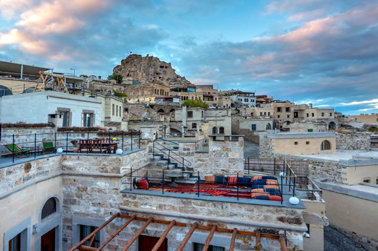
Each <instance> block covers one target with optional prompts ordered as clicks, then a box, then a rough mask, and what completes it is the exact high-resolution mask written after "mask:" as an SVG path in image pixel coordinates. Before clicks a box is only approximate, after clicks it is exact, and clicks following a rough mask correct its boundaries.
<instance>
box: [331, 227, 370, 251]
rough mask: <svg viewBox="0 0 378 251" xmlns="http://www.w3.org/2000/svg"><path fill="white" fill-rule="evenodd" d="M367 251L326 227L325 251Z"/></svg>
mask: <svg viewBox="0 0 378 251" xmlns="http://www.w3.org/2000/svg"><path fill="white" fill-rule="evenodd" d="M346 250H348V251H366V250H367V249H365V248H363V247H362V246H361V245H359V244H358V243H356V242H354V241H353V240H352V239H350V238H348V237H347V236H345V235H344V234H343V233H340V232H339V231H337V230H336V229H334V228H332V227H330V226H328V227H324V251H346Z"/></svg>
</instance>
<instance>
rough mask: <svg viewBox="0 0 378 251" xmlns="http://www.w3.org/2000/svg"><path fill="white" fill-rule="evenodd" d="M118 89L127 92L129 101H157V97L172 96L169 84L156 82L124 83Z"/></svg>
mask: <svg viewBox="0 0 378 251" xmlns="http://www.w3.org/2000/svg"><path fill="white" fill-rule="evenodd" d="M116 89H117V90H118V91H121V92H123V93H126V94H127V102H129V103H155V98H157V97H168V96H170V91H169V90H170V89H169V87H168V86H166V85H162V84H155V83H151V84H133V85H123V86H122V87H118V88H116Z"/></svg>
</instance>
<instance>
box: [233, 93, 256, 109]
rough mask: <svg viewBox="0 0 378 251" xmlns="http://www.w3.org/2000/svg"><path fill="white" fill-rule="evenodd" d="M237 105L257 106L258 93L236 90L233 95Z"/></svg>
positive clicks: (234, 102)
mask: <svg viewBox="0 0 378 251" xmlns="http://www.w3.org/2000/svg"><path fill="white" fill-rule="evenodd" d="M231 101H232V103H233V104H234V106H235V107H249V108H251V107H256V95H255V93H254V92H236V93H234V94H233V95H232V96H231Z"/></svg>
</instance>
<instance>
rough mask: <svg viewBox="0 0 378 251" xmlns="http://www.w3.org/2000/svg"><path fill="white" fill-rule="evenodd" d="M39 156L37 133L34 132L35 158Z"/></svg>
mask: <svg viewBox="0 0 378 251" xmlns="http://www.w3.org/2000/svg"><path fill="white" fill-rule="evenodd" d="M35 158H37V134H36V133H34V159H35Z"/></svg>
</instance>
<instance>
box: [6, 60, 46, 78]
mask: <svg viewBox="0 0 378 251" xmlns="http://www.w3.org/2000/svg"><path fill="white" fill-rule="evenodd" d="M22 65H23V74H24V75H39V72H40V71H47V70H50V68H46V67H41V66H34V65H26V64H19V63H13V62H6V61H0V73H2V74H18V75H20V74H21V66H22Z"/></svg>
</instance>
